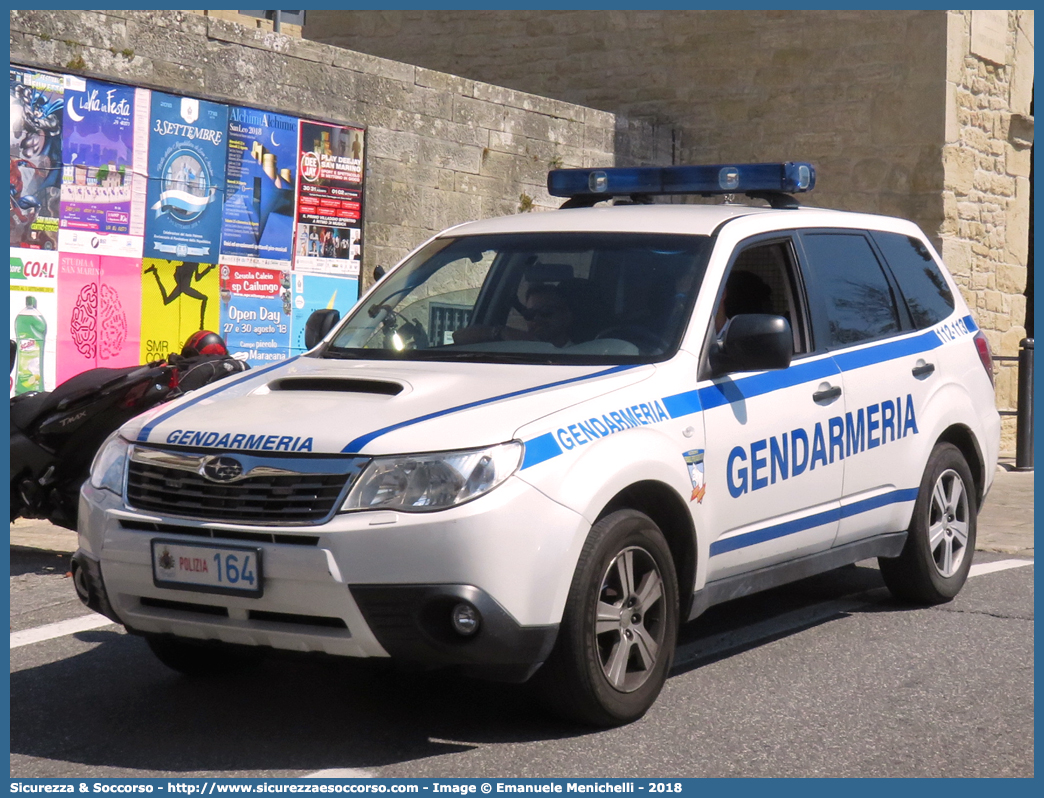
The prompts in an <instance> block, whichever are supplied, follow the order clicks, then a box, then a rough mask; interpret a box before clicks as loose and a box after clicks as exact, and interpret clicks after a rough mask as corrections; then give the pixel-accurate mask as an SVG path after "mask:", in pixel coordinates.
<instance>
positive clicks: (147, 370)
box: [11, 331, 249, 529]
mask: <svg viewBox="0 0 1044 798" xmlns="http://www.w3.org/2000/svg"><path fill="white" fill-rule="evenodd" d="M203 334H205V335H207V336H212V338H206V339H204V338H203V337H202V334H201V333H196V334H195V335H193V336H192V337H191V338H190V339H189V342H188V343H186V346H185V348H184V349H183V350H182V354H181V355H177V354H171V355H170V356H168V358H167V359H166V360H158V361H154V362H152V363H149V364H147V365H144V366H130V367H127V368H96V369H89V370H88V371H84V372H82V373H80V374H77V375H76V376H74V377H71V378H70V379H68V380H66V381H65V382H63V383H62V384H61V385H59V386H57V387H56V388H55V389H54V390H53V391H50V392H47V391H39V392H36V391H34V392H31V393H24V394H20V395H18V396H14V397H12V398H11V521H12V522H13V521H14V520H15V519H16V518H20V517H21V518H45V519H47V520H48V521H50V522H51V523H53V524H57V525H58V526H62V527H65V528H67V529H76V513H77V507H78V505H79V494H80V487H81V486H82V485H83V483H84V482H85V481H86V480H87V479H88V478H89V476H90V467H91V463H92V461H93V460H94V455H95V454H96V453H97V451H98V449H99V448H100V447H101V445H102V443H104V442H105V439H106V438H108V437H109V435H110V434H112V433H113V432H114V431H115V430H116V429H118V428H119V427H120V426H122V425H123V424H124V423H125V422H126V421H129V420H130V419H132V418H133V417H134V416H137V415H139V414H141V413H144V412H145V411H146V410H149V409H151V408H153V407H155V406H156V405H158V404H160V403H162V402H167V401H170V400H171V399H175V398H177V397H179V396H183V395H184V394H186V393H188V392H189V391H190V390H194V389H196V388H199V387H201V386H203V385H206V384H209V383H211V382H214V381H216V380H219V379H222V378H224V377H226V376H229V375H231V374H235V373H238V372H241V371H244V370H246V369H248V368H249V365H247V363H246V362H245V361H242V360H237V359H235V358H233V357H231V356H229V354H228V350H227V349H226V348H225V346H224V342H223V341H221V339H220V336H218V335H217V334H216V333H207V332H206V331H203ZM214 339H216V340H217V342H220V343H219V344H218V343H215V342H214ZM201 341H202V342H205V343H203V344H202V345H200V342H201ZM193 342H195V345H193ZM11 352H12V363H11V367H12V369H13V368H14V356H15V342H14V341H12V342H11Z"/></svg>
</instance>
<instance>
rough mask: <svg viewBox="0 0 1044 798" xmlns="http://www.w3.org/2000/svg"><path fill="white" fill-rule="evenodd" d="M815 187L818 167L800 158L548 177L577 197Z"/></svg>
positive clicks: (562, 192) (553, 188) (560, 193)
mask: <svg viewBox="0 0 1044 798" xmlns="http://www.w3.org/2000/svg"><path fill="white" fill-rule="evenodd" d="M815 185H816V170H815V167H813V166H812V164H810V163H801V162H796V163H750V164H716V165H714V166H641V167H622V168H611V169H554V170H552V171H551V172H549V173H548V175H547V190H548V193H549V194H551V195H552V196H554V197H570V198H577V199H579V198H585V199H591V198H597V199H607V198H609V197H618V196H628V195H644V196H656V195H667V194H703V195H709V194H743V193H749V192H785V193H788V194H792V193H797V192H803V191H811V190H812V189H813V188H814V187H815Z"/></svg>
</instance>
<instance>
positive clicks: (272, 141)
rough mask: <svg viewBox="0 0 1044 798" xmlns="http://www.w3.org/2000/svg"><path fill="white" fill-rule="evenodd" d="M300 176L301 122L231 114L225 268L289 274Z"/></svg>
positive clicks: (250, 112)
mask: <svg viewBox="0 0 1044 798" xmlns="http://www.w3.org/2000/svg"><path fill="white" fill-rule="evenodd" d="M296 176H297V119H295V118H293V117H290V116H283V115H282V114H274V113H270V112H267V111H258V110H255V109H252V108H236V107H232V108H229V109H228V160H227V163H226V168H225V183H226V186H227V190H226V194H225V208H224V223H223V225H222V229H221V262H222V263H228V264H230V265H237V266H262V267H264V266H267V267H272V268H277V269H279V268H282V269H288V268H290V260H291V257H292V255H293V240H294V198H295V193H296V192H295V180H296Z"/></svg>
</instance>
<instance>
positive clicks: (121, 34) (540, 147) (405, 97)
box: [10, 11, 652, 286]
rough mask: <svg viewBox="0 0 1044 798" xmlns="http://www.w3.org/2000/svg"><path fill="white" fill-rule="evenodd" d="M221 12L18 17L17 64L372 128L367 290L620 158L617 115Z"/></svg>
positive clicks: (543, 202) (541, 205)
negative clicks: (561, 172) (429, 247)
mask: <svg viewBox="0 0 1044 798" xmlns="http://www.w3.org/2000/svg"><path fill="white" fill-rule="evenodd" d="M222 16H225V15H215V14H210V15H207V16H203V15H200V14H199V13H196V12H191V11H12V12H11V56H10V58H11V63H14V64H23V65H26V66H31V67H37V68H40V69H52V70H57V71H60V72H74V73H76V74H80V75H84V76H88V77H95V78H99V79H102V80H112V81H117V82H124V83H129V84H133V85H136V86H144V87H146V88H151V89H156V90H160V91H168V92H172V93H176V94H185V95H190V96H197V97H202V98H205V99H211V100H216V101H220V102H225V103H231V104H238V105H246V106H252V107H259V108H263V109H269V110H274V111H280V112H283V113H287V114H291V115H298V116H304V117H311V118H316V119H327V120H331V121H338V122H350V123H356V124H363V125H366V126H367V142H368V155H367V158H366V170H367V171H366V192H367V194H366V211H365V221H364V232H363V236H364V237H363V240H364V252H363V285H364V286H367V285H369V282H370V281H371V280H372V274H373V269H374V267H375V266H378V265H381V266H385V267H388V266H392V265H394V264H395V263H396V262H397V261H398V260H399V259H401V258H402V257H403V256H404V255H405V254H407V253H408V252H409V251H410V250H411V249H413V248H414V247H415V246H417V245H418V244H420V243H422V242H423V241H424V240H426V239H427V238H429V237H430V236H431V235H433V234H434V233H436V232H438V231H440V230H442V229H444V228H446V227H448V226H450V225H453V224H458V223H461V222H466V221H470V220H473V219H477V218H486V217H491V216H502V215H505V214H512V213H518V212H519V211H520V209H525V208H531V209H532V210H546V209H550V208H556V207H558V205H559V204H560V202H559V201H558V200H556V199H553V198H551V197H550V196H548V194H547V188H546V179H547V170H548V169H549V168H552V167H554V166H565V167H580V166H611V165H613V163H614V146H615V140H616V132H617V119H616V117H615V115H613V114H609V113H605V112H602V111H594V110H592V109H588V108H584V107H582V106H578V105H574V104H571V103H566V102H562V101H560V100H552V99H548V98H545V97H537V96H535V95H532V94H526V93H524V92H519V91H514V90H511V89H505V88H501V87H498V86H492V85H489V84H486V83H482V82H479V81H474V80H468V79H464V78H459V77H455V76H453V75H450V74H446V73H443V72H436V71H432V70H429V69H423V68H420V67H415V66H411V65H408V64H403V63H398V62H395V61H390V60H387V59H384V58H378V57H375V56H372V55H365V54H363V53H356V52H351V51H347V50H344V49H342V48H339V47H332V46H328V45H324V44H318V43H316V42H313V41H307V40H302V39H300V38H295V37H293V36H287V35H284V34H277V33H274V32H272V31H271V30H270V26H267V27H266V26H254V27H248V26H244V25H242V24H240V22H241V21H233V20H230V19H223V18H222ZM645 135H652V134H651V133H649V132H648V131H646V133H645Z"/></svg>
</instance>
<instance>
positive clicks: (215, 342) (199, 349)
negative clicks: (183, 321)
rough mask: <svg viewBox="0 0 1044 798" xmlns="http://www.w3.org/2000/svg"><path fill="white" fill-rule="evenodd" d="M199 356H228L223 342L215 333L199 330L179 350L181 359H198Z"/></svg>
mask: <svg viewBox="0 0 1044 798" xmlns="http://www.w3.org/2000/svg"><path fill="white" fill-rule="evenodd" d="M200 355H225V356H227V355H228V347H227V346H225V341H224V340H223V339H222V337H221V336H220V335H218V334H217V333H216V332H211V331H210V330H200V331H199V332H195V333H192V335H190V336H189V339H188V340H187V341H185V346H184V347H183V348H182V350H181V356H182V357H199V356H200Z"/></svg>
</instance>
